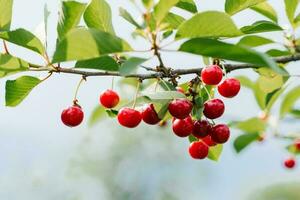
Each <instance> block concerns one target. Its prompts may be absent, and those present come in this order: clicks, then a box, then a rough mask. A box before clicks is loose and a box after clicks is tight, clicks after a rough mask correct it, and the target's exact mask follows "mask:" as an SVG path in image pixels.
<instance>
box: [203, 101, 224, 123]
mask: <svg viewBox="0 0 300 200" xmlns="http://www.w3.org/2000/svg"><path fill="white" fill-rule="evenodd" d="M224 111H225V105H224V103H223V101H222V100H221V99H212V100H209V101H207V102H205V104H204V110H203V114H204V115H205V117H207V118H208V119H216V118H218V117H221V116H222V115H223V113H224Z"/></svg>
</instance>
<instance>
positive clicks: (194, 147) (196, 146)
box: [189, 141, 209, 159]
mask: <svg viewBox="0 0 300 200" xmlns="http://www.w3.org/2000/svg"><path fill="white" fill-rule="evenodd" d="M208 151H209V148H208V146H207V145H206V144H204V143H203V142H201V141H196V142H192V143H191V144H190V147H189V153H190V155H191V157H192V158H194V159H204V158H206V157H207V155H208Z"/></svg>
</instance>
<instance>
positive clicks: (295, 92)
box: [280, 87, 300, 118]
mask: <svg viewBox="0 0 300 200" xmlns="http://www.w3.org/2000/svg"><path fill="white" fill-rule="evenodd" d="M299 98H300V87H295V88H293V89H292V90H290V91H289V92H288V93H287V95H286V96H285V97H284V99H283V101H282V103H281V107H280V117H281V118H283V117H284V116H285V115H286V114H287V113H289V112H290V111H291V110H292V109H293V106H294V105H295V103H296V101H297V100H298V99H299Z"/></svg>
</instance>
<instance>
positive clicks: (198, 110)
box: [192, 96, 204, 120]
mask: <svg viewBox="0 0 300 200" xmlns="http://www.w3.org/2000/svg"><path fill="white" fill-rule="evenodd" d="M203 102H204V101H203V98H202V97H201V96H197V97H196V98H195V103H194V106H193V110H192V116H193V117H195V118H196V119H197V120H201V117H202V113H203Z"/></svg>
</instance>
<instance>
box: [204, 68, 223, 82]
mask: <svg viewBox="0 0 300 200" xmlns="http://www.w3.org/2000/svg"><path fill="white" fill-rule="evenodd" d="M222 78H223V72H222V69H221V68H220V67H219V66H218V65H211V66H209V67H206V68H204V69H203V70H202V71H201V79H202V81H203V82H204V83H205V84H206V85H218V84H219V83H220V82H221V80H222Z"/></svg>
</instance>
